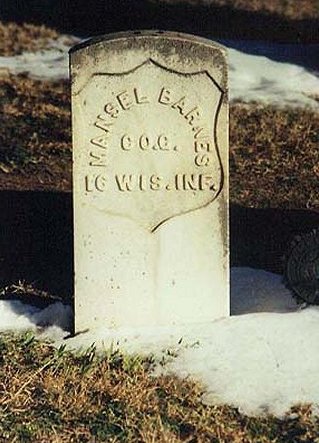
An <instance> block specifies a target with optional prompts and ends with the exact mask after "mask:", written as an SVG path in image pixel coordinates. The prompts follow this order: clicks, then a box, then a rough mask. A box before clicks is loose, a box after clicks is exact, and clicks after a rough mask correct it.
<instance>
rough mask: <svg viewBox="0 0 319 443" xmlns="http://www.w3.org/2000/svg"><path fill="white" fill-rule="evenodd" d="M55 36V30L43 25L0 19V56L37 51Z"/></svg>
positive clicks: (56, 35) (56, 34)
mask: <svg viewBox="0 0 319 443" xmlns="http://www.w3.org/2000/svg"><path fill="white" fill-rule="evenodd" d="M57 37H58V33H57V32H56V31H54V30H53V29H50V28H47V27H45V26H37V25H32V24H28V23H23V24H16V23H3V22H1V21H0V56H9V55H17V54H21V53H22V52H23V51H37V50H39V49H43V48H45V47H47V46H48V43H49V42H50V40H55V39H56V38H57Z"/></svg>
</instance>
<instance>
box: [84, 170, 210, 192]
mask: <svg viewBox="0 0 319 443" xmlns="http://www.w3.org/2000/svg"><path fill="white" fill-rule="evenodd" d="M114 178H115V183H116V189H117V190H118V191H121V192H131V191H207V190H212V191H216V188H215V180H214V177H213V176H212V175H209V174H176V175H175V176H174V177H173V179H172V180H171V181H170V182H169V183H167V180H166V179H165V177H163V176H160V175H156V174H153V175H149V176H148V175H144V174H116V175H115V176H114ZM107 189H108V187H107V177H106V176H105V175H101V174H99V175H86V176H85V190H86V191H87V192H92V191H94V190H97V191H99V192H103V191H106V190H107Z"/></svg>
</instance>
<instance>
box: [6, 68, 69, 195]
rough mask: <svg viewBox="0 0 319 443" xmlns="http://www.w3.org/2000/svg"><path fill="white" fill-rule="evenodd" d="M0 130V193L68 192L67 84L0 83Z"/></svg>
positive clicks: (20, 78)
mask: <svg viewBox="0 0 319 443" xmlns="http://www.w3.org/2000/svg"><path fill="white" fill-rule="evenodd" d="M0 125H1V127H2V131H1V133H0V171H1V172H0V175H1V176H2V180H1V178H0V188H1V187H3V186H4V187H7V189H10V188H11V189H12V188H14V189H34V188H37V189H47V188H51V189H52V188H53V189H66V188H69V187H70V181H71V119H70V100H69V86H68V84H67V83H66V82H57V83H50V82H40V81H33V80H30V79H28V78H27V77H24V76H18V77H15V76H8V77H7V78H3V79H0ZM1 182H2V185H1ZM5 183H7V184H5Z"/></svg>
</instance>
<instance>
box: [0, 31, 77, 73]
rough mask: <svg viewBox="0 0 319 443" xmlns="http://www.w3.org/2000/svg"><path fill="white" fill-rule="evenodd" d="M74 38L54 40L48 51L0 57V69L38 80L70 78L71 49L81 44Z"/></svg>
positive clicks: (64, 37)
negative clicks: (69, 52) (69, 53)
mask: <svg viewBox="0 0 319 443" xmlns="http://www.w3.org/2000/svg"><path fill="white" fill-rule="evenodd" d="M79 41H80V39H79V38H77V37H73V36H65V35H64V36H61V37H60V38H58V39H57V40H52V41H51V44H50V45H49V47H48V49H43V50H41V51H37V52H24V53H22V54H20V55H16V56H11V57H0V69H1V70H8V71H9V72H11V73H12V74H27V75H29V76H30V77H31V78H33V79H36V80H51V81H56V80H63V79H67V78H68V77H69V56H68V51H69V49H70V48H71V47H72V46H73V45H75V44H77V43H79Z"/></svg>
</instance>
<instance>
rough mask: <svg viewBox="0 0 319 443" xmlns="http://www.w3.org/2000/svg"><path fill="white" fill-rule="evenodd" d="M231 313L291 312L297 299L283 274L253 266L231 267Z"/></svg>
mask: <svg viewBox="0 0 319 443" xmlns="http://www.w3.org/2000/svg"><path fill="white" fill-rule="evenodd" d="M230 300H231V315H240V314H250V313H254V312H278V313H280V312H291V311H295V310H296V309H297V308H298V304H297V302H296V299H295V298H294V297H292V295H291V292H290V291H289V289H287V288H286V287H285V285H284V284H283V278H282V276H281V275H278V274H272V273H271V272H267V271H262V270H258V271H256V270H254V269H251V268H232V269H231V298H230Z"/></svg>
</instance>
